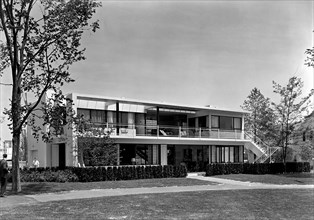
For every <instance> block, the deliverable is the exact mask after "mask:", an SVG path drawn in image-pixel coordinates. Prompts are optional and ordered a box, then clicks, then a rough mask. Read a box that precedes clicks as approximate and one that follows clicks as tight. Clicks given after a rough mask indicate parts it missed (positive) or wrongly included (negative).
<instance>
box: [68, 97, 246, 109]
mask: <svg viewBox="0 0 314 220" xmlns="http://www.w3.org/2000/svg"><path fill="white" fill-rule="evenodd" d="M71 94H72V95H73V96H76V97H77V99H81V100H95V101H104V102H119V103H126V104H135V105H144V106H148V107H156V106H158V107H161V108H170V109H171V108H180V109H183V110H188V111H201V110H212V111H215V110H216V111H224V112H233V113H249V112H248V111H244V110H232V109H227V108H217V107H212V106H195V105H184V104H178V103H167V102H158V101H147V100H138V99H130V98H124V97H120V98H117V97H109V96H96V95H90V94H81V93H69V94H68V95H71Z"/></svg>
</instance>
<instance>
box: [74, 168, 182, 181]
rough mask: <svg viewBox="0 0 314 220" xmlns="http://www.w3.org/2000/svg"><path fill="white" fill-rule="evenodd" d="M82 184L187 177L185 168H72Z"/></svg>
mask: <svg viewBox="0 0 314 220" xmlns="http://www.w3.org/2000/svg"><path fill="white" fill-rule="evenodd" d="M69 169H71V170H72V172H73V173H75V174H76V175H77V176H78V179H79V181H80V182H93V181H118V180H135V179H154V178H179V177H186V176H187V170H186V167H185V166H171V165H166V166H161V165H158V166H113V167H111V166H109V167H86V168H83V167H72V168H69Z"/></svg>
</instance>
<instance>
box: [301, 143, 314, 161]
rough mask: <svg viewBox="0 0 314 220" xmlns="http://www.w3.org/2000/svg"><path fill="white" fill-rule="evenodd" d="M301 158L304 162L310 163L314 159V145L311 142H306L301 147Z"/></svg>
mask: <svg viewBox="0 0 314 220" xmlns="http://www.w3.org/2000/svg"><path fill="white" fill-rule="evenodd" d="M300 156H301V159H302V160H305V161H310V160H313V158H314V145H313V143H312V142H310V141H306V142H305V143H304V144H302V145H301V152H300Z"/></svg>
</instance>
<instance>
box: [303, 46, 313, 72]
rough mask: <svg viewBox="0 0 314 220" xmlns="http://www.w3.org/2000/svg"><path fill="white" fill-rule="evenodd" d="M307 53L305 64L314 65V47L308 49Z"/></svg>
mask: <svg viewBox="0 0 314 220" xmlns="http://www.w3.org/2000/svg"><path fill="white" fill-rule="evenodd" d="M305 54H306V55H307V57H306V60H305V65H307V66H309V67H310V66H312V67H314V47H312V48H311V49H306V51H305Z"/></svg>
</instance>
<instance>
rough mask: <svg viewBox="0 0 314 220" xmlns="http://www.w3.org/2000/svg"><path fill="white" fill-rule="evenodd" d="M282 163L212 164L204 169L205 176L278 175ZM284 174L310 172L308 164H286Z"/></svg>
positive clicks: (281, 170)
mask: <svg viewBox="0 0 314 220" xmlns="http://www.w3.org/2000/svg"><path fill="white" fill-rule="evenodd" d="M284 172H285V167H284V164H283V163H256V164H252V163H244V164H240V163H213V164H208V165H207V167H206V176H213V175H223V174H238V173H243V174H278V173H284ZM286 172H288V173H290V172H296V173H300V172H310V164H309V163H308V162H298V163H297V162H293V163H286Z"/></svg>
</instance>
